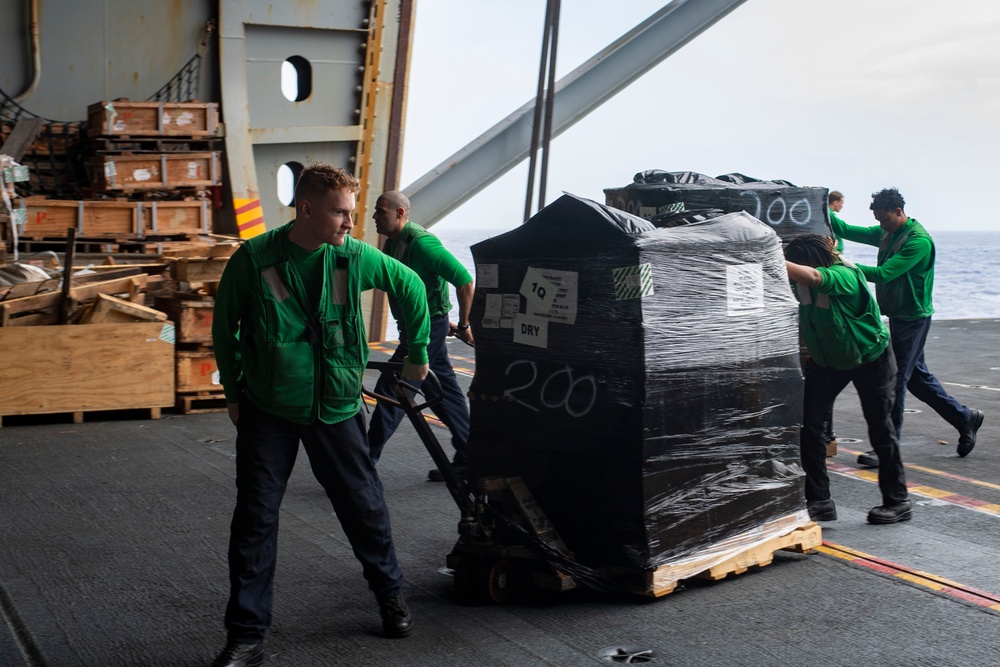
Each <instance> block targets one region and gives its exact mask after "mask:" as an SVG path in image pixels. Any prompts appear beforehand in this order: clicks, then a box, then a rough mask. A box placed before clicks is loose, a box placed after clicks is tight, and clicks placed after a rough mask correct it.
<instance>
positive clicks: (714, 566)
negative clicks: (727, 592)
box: [636, 519, 823, 597]
mask: <svg viewBox="0 0 1000 667" xmlns="http://www.w3.org/2000/svg"><path fill="white" fill-rule="evenodd" d="M782 521H787V520H786V519H779V520H778V521H776V522H771V523H770V524H766V525H765V526H764V529H765V534H766V533H768V532H771V530H769V529H774V528H777V527H780V525H781V523H780V522H782ZM751 537H752V535H743V536H737V537H736V538H733V539H732V540H727V542H733V543H734V544H739V543H740V540H747V541H750V538H751ZM822 543H823V532H822V529H821V528H820V527H819V525H818V524H816V523H809V524H806V525H804V526H798V527H795V528H793V529H791V530H789V531H788V532H786V533H781V534H778V535H777V536H775V537H772V538H770V539H767V540H765V541H763V542H753V544H752V546H750V547H748V548H746V549H743V550H739V549H738V548H737V549H736V550H735V553H734V554H733V555H730V556H728V557H726V558H725V559H724V560H722V561H721V562H719V557H718V555H717V554H718V552H719V549H717V548H715V547H718V546H719V545H715V547H713V549H712V550H711V553H706V554H703V555H698V554H696V555H695V556H693V557H692V558H687V559H684V561H683V562H682V563H668V564H667V565H663V566H661V567H658V568H656V569H655V570H649V571H646V572H644V573H643V581H642V584H641V585H640V586H639V587H638V588H637V590H636V592H637V593H640V594H642V595H647V596H649V597H662V596H664V595H668V594H669V593H672V592H673V591H674V590H676V588H677V585H678V584H679V583H680V582H681V581H683V580H685V579H694V578H697V579H703V580H709V581H719V580H721V579H725V578H726V577H728V576H730V575H738V574H743V573H744V572H746V571H747V570H748V569H750V568H751V567H765V566H767V565H770V564H771V562H772V561H773V560H774V552H776V551H794V552H797V553H805V552H807V551H810V550H811V549H814V548H816V547H818V546H819V545H820V544H822ZM723 546H724V545H723ZM723 550H724V549H723ZM702 565H704V567H702Z"/></svg>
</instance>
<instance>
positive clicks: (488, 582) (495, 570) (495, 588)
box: [481, 558, 514, 604]
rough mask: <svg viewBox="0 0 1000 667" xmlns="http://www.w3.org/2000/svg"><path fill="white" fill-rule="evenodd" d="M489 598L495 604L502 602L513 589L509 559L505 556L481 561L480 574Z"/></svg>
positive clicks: (508, 596) (508, 597)
mask: <svg viewBox="0 0 1000 667" xmlns="http://www.w3.org/2000/svg"><path fill="white" fill-rule="evenodd" d="M481 576H483V578H484V583H485V586H486V594H487V595H488V596H489V599H490V600H492V601H493V602H496V603H497V604H503V603H504V602H506V601H507V600H509V599H510V596H511V591H512V590H513V584H514V577H513V576H512V573H511V568H510V561H508V560H507V559H506V558H501V559H500V560H497V561H493V562H487V563H483V569H482V575H481Z"/></svg>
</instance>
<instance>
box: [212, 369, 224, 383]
mask: <svg viewBox="0 0 1000 667" xmlns="http://www.w3.org/2000/svg"><path fill="white" fill-rule="evenodd" d="M212 384H222V380H220V379H219V371H213V372H212Z"/></svg>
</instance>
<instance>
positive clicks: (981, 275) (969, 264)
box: [386, 227, 1000, 340]
mask: <svg viewBox="0 0 1000 667" xmlns="http://www.w3.org/2000/svg"><path fill="white" fill-rule="evenodd" d="M431 231H432V232H433V233H434V234H435V235H436V236H437V237H438V238H439V239H441V243H443V244H444V246H445V247H446V248H448V250H450V251H451V253H452V254H453V255H455V257H456V258H457V259H458V260H459V261H460V262H462V264H463V265H464V266H465V267H466V268H467V269H468V270H469V273H470V274H471V275H472V277H473V279H474V278H475V277H476V269H475V262H473V261H472V250H471V246H473V245H474V244H476V243H478V242H479V241H482V240H484V239H487V238H490V237H491V236H498V235H500V234H503V233H504V232H506V231H509V230H506V229H461V228H456V227H451V228H445V227H433V228H431ZM931 236H932V237H933V238H934V245H935V247H936V252H937V257H936V260H935V261H936V267H935V270H934V311H935V312H934V319H935V320H960V319H982V318H1000V279H997V278H996V276H997V274H998V273H1000V232H956V231H937V232H936V231H933V230H932V231H931ZM877 255H878V248H876V247H875V246H867V245H862V244H860V243H852V242H850V241H848V242H846V243H845V247H844V257H846V258H847V259H850V260H851V261H853V262H854V263H856V264H870V265H874V264H875V263H876V257H877ZM451 302H452V304H454V306H455V307H454V308H453V309H452V321H457V317H458V307H457V300H456V299H455V294H454V290H453V291H452V297H451ZM391 320H392V318H390V322H389V324H388V327H387V330H386V339H387V340H394V339H395V338H396V336H397V332H396V323H395V322H393V321H391Z"/></svg>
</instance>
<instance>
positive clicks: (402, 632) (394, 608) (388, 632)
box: [378, 593, 413, 639]
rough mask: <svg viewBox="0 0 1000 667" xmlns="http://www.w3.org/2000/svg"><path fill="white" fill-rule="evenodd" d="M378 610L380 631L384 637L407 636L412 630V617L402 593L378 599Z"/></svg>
mask: <svg viewBox="0 0 1000 667" xmlns="http://www.w3.org/2000/svg"><path fill="white" fill-rule="evenodd" d="M378 610H379V613H380V614H382V632H383V634H385V636H386V637H389V638H391V639H397V638H400V637H408V636H409V635H410V633H411V632H412V631H413V617H412V616H410V610H409V609H408V608H407V606H406V600H404V599H403V594H402V593H400V594H399V595H398V596H396V597H394V598H386V599H385V600H379V603H378Z"/></svg>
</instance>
